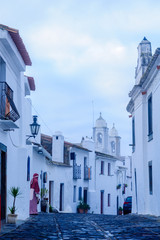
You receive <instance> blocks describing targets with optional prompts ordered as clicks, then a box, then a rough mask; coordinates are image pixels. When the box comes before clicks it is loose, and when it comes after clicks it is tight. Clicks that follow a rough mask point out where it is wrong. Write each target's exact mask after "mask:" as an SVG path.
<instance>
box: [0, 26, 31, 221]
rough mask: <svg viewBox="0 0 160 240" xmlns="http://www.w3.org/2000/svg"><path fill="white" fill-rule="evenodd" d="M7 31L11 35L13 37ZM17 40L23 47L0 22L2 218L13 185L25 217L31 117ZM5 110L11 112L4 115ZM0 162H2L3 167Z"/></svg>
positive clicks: (27, 88) (28, 91)
mask: <svg viewBox="0 0 160 240" xmlns="http://www.w3.org/2000/svg"><path fill="white" fill-rule="evenodd" d="M11 34H15V40H13V39H12V37H11V36H12V35H11ZM17 39H18V40H17ZM17 41H20V44H22V45H21V46H22V47H23V43H21V39H20V37H19V33H18V32H17V31H16V30H15V31H14V30H13V29H9V28H8V27H5V26H2V25H0V97H1V103H0V104H1V112H0V114H1V115H0V160H1V175H3V174H4V177H2V178H3V179H1V183H0V185H1V193H0V195H1V209H0V210H1V218H2V219H6V216H7V213H9V209H8V207H11V206H12V205H13V197H12V196H11V195H10V194H9V193H8V192H9V189H10V187H13V186H15V187H20V190H21V193H22V194H21V196H19V197H18V198H17V199H16V209H17V211H16V213H17V214H18V217H19V218H20V219H26V218H27V217H28V216H29V196H30V194H29V190H30V182H29V181H27V159H28V156H29V155H30V146H27V145H26V135H27V134H30V129H29V124H30V123H31V122H32V116H31V105H30V102H29V101H30V100H28V99H27V98H26V96H27V95H30V90H31V88H30V85H29V82H28V78H27V77H25V76H24V71H25V69H26V65H30V64H27V63H25V58H24V59H23V57H24V55H26V54H27V52H26V50H25V49H24V48H23V50H22V52H21V53H20V52H19V50H18V48H17V46H16V44H19V43H17ZM28 58H29V57H28ZM5 89H6V90H5ZM12 91H13V92H12ZM12 93H13V96H12ZM7 94H9V97H10V98H11V100H9V97H7V96H8V95H7ZM15 108H16V109H17V110H15ZM3 110H4V111H3ZM11 111H12V112H11ZM15 111H18V114H19V119H17V120H12V117H11V113H13V114H14V115H16V113H15ZM7 112H11V113H9V115H7ZM2 164H3V165H4V164H5V165H6V170H5V168H4V167H2Z"/></svg>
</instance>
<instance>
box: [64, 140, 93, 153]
mask: <svg viewBox="0 0 160 240" xmlns="http://www.w3.org/2000/svg"><path fill="white" fill-rule="evenodd" d="M64 145H66V146H69V147H75V148H78V149H81V150H84V151H87V152H92V151H90V150H88V149H87V148H84V147H82V146H81V145H79V144H74V143H70V142H66V141H64Z"/></svg>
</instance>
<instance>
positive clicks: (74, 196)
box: [73, 186, 76, 202]
mask: <svg viewBox="0 0 160 240" xmlns="http://www.w3.org/2000/svg"><path fill="white" fill-rule="evenodd" d="M73 202H76V186H74V187H73Z"/></svg>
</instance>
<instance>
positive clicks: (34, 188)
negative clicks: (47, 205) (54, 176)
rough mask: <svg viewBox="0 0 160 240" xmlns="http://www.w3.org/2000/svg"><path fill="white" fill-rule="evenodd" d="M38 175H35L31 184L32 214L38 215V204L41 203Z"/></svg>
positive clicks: (30, 211) (30, 210)
mask: <svg viewBox="0 0 160 240" xmlns="http://www.w3.org/2000/svg"><path fill="white" fill-rule="evenodd" d="M38 176H39V175H38V174H37V173H35V174H33V178H32V180H31V182H30V209H29V213H30V214H38V211H37V204H38V203H39V192H40V189H39V184H38Z"/></svg>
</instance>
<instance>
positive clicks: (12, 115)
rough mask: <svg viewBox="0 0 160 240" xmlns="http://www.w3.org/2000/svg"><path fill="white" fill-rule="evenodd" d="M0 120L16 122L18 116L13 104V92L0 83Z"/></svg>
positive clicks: (7, 86) (3, 83)
mask: <svg viewBox="0 0 160 240" xmlns="http://www.w3.org/2000/svg"><path fill="white" fill-rule="evenodd" d="M0 104H1V105H0V119H3V120H12V121H13V122H15V121H17V120H18V119H19V118H20V115H19V113H18V111H17V108H16V106H15V104H14V102H13V90H12V89H11V88H10V87H9V85H8V84H7V83H6V82H0Z"/></svg>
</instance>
